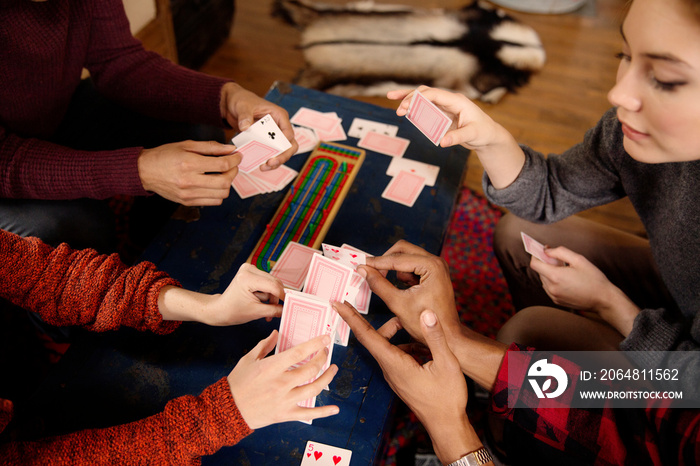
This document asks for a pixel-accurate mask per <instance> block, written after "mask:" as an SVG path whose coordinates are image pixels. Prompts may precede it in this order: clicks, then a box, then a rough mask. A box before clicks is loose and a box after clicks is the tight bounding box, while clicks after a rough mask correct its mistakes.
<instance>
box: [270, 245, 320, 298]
mask: <svg viewBox="0 0 700 466" xmlns="http://www.w3.org/2000/svg"><path fill="white" fill-rule="evenodd" d="M314 254H321V251H319V250H318V249H312V248H310V247H308V246H304V245H303V244H299V243H297V242H294V241H290V242H289V243H288V244H287V247H286V248H284V251H282V254H281V255H280V256H279V258H278V259H277V262H275V265H274V266H273V267H272V270H270V274H271V275H272V276H275V277H277V278H279V279H280V280H281V281H282V283H283V284H284V286H286V287H288V288H292V289H294V290H297V291H298V290H301V289H302V288H303V287H304V280H305V279H306V273H307V272H308V271H309V265H310V264H311V257H312V256H313V255H314Z"/></svg>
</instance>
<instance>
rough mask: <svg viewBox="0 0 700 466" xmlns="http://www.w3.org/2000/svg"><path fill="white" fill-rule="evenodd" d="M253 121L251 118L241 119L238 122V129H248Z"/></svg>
mask: <svg viewBox="0 0 700 466" xmlns="http://www.w3.org/2000/svg"><path fill="white" fill-rule="evenodd" d="M251 123H252V122H251V121H250V120H241V121H239V122H238V129H240V130H241V131H245V130H247V129H248V127H249V126H250V125H251Z"/></svg>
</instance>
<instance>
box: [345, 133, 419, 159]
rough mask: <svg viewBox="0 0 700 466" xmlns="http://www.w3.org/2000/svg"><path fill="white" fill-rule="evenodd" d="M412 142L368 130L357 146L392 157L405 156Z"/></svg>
mask: <svg viewBox="0 0 700 466" xmlns="http://www.w3.org/2000/svg"><path fill="white" fill-rule="evenodd" d="M410 143H411V141H409V140H408V139H405V138H400V137H397V136H387V135H385V134H381V133H376V132H374V131H368V132H367V133H365V135H364V136H363V137H362V139H360V141H359V142H358V143H357V146H358V147H362V148H363V149H369V150H373V151H374V152H379V153H380V154H384V155H390V156H392V157H403V154H404V153H405V152H406V148H407V147H408V145H409V144H410Z"/></svg>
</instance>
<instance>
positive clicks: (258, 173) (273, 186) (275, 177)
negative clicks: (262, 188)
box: [248, 165, 299, 192]
mask: <svg viewBox="0 0 700 466" xmlns="http://www.w3.org/2000/svg"><path fill="white" fill-rule="evenodd" d="M298 173H299V172H297V171H296V170H294V169H292V168H289V167H288V166H286V165H280V166H279V167H277V168H275V169H274V170H266V171H262V170H260V167H258V168H256V169H255V170H253V171H252V172H250V173H248V175H249V176H250V177H253V178H255V179H258V180H261V181H262V182H263V183H265V184H266V185H268V186H269V188H270V189H268V191H269V192H273V191H279V190H281V189H282V188H284V187H285V186H287V185H288V184H289V183H290V182H291V181H292V180H293V179H294V178H296V176H297V174H298Z"/></svg>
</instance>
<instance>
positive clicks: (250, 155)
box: [236, 141, 283, 173]
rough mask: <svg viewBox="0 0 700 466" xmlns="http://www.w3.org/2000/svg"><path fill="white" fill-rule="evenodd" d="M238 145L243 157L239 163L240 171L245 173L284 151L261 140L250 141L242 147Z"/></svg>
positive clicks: (238, 150) (237, 149)
mask: <svg viewBox="0 0 700 466" xmlns="http://www.w3.org/2000/svg"><path fill="white" fill-rule="evenodd" d="M236 147H237V148H236V152H240V153H241V156H242V157H243V158H242V160H241V163H240V164H239V165H238V171H239V172H243V173H250V172H252V171H253V170H255V169H256V168H258V167H259V166H260V165H262V164H263V163H265V162H267V161H268V160H269V159H271V158H272V157H275V156H277V155H279V154H281V153H282V152H283V151H281V150H279V149H276V148H275V147H272V146H269V145H267V144H264V143H262V142H260V141H249V142H247V143H245V144H243V145H242V146H240V147H238V146H236Z"/></svg>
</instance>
